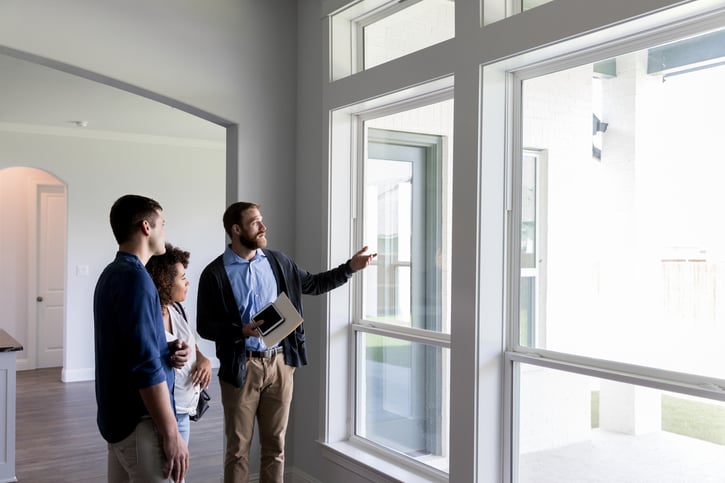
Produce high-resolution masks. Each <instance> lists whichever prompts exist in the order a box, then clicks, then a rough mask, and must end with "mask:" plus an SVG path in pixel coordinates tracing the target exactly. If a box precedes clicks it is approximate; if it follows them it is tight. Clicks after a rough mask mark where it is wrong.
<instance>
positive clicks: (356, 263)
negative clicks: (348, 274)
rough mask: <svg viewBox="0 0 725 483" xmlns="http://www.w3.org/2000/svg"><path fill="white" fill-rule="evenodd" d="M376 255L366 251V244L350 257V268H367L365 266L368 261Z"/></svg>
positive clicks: (354, 270) (356, 269) (355, 270)
mask: <svg viewBox="0 0 725 483" xmlns="http://www.w3.org/2000/svg"><path fill="white" fill-rule="evenodd" d="M377 256H378V254H377V253H368V247H367V245H366V246H364V247H362V249H361V250H360V251H358V252H357V253H356V254H355V255H353V256H352V258H351V259H350V270H352V271H353V272H357V271H358V270H362V269H363V268H367V266H368V265H370V262H372V261H373V259H374V258H375V257H377Z"/></svg>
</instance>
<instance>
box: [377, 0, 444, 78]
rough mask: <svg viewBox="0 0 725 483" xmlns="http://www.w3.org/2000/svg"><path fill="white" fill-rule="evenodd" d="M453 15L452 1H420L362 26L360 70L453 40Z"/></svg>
mask: <svg viewBox="0 0 725 483" xmlns="http://www.w3.org/2000/svg"><path fill="white" fill-rule="evenodd" d="M400 5H401V4H400V3H399V4H398V5H397V6H400ZM455 13H456V4H455V2H454V1H453V0H421V1H419V2H413V3H412V4H410V6H409V7H407V8H403V9H402V10H397V11H396V12H395V13H392V14H390V15H386V16H385V17H383V18H381V19H379V20H376V21H375V22H373V23H370V24H368V25H366V26H365V27H364V28H363V38H364V59H365V60H364V64H365V65H364V68H365V69H369V68H371V67H374V66H376V65H379V64H382V63H384V62H387V61H389V60H393V59H397V58H398V57H402V56H404V55H406V54H410V53H411V52H415V51H417V50H421V49H423V48H425V47H428V46H430V45H434V44H437V43H439V42H443V41H444V40H448V39H450V38H453V37H454V35H455Z"/></svg>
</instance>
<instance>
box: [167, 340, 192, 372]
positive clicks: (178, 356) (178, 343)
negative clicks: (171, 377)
mask: <svg viewBox="0 0 725 483" xmlns="http://www.w3.org/2000/svg"><path fill="white" fill-rule="evenodd" d="M189 351H190V349H189V344H187V343H186V341H184V340H181V339H176V340H174V341H171V342H169V352H171V356H169V363H171V366H172V367H175V368H176V369H181V368H182V367H184V364H186V361H188V360H189Z"/></svg>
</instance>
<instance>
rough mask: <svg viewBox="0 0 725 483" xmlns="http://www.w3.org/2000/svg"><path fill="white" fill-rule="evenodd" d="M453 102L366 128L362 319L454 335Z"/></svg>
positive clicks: (375, 122)
mask: <svg viewBox="0 0 725 483" xmlns="http://www.w3.org/2000/svg"><path fill="white" fill-rule="evenodd" d="M452 109H453V103H452V101H445V102H441V103H436V104H433V105H429V106H425V107H421V108H417V109H413V110H409V111H405V112H401V113H397V114H394V115H390V116H386V117H382V118H377V119H373V120H370V121H367V122H365V132H366V138H367V146H366V148H367V149H366V152H367V157H366V158H365V160H364V163H363V173H364V176H363V178H364V188H363V189H364V213H363V215H362V218H363V226H364V228H363V230H364V241H363V243H365V244H367V245H368V246H369V247H370V249H371V250H373V251H375V252H377V253H378V257H377V258H376V260H375V261H374V262H373V264H372V266H371V267H370V268H371V269H369V270H366V271H365V272H363V273H362V277H363V286H364V294H363V297H364V304H363V318H365V319H367V320H374V321H379V322H386V323H389V324H395V325H400V326H404V327H415V328H420V329H427V330H433V331H437V332H440V331H443V332H449V331H450V328H449V326H450V323H449V306H450V304H449V302H448V301H449V299H450V276H449V273H448V268H447V267H448V266H449V260H450V250H449V248H448V247H450V237H451V231H450V186H449V184H450V170H451V162H450V149H451V146H452V143H451V135H452Z"/></svg>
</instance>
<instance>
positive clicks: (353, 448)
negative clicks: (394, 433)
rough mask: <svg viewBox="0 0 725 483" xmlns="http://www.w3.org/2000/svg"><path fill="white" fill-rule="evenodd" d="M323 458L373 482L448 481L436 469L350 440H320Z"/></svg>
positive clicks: (442, 482)
mask: <svg viewBox="0 0 725 483" xmlns="http://www.w3.org/2000/svg"><path fill="white" fill-rule="evenodd" d="M318 444H319V445H320V446H321V448H322V456H323V458H325V459H327V460H329V461H332V462H333V463H336V464H338V465H340V466H342V467H343V468H345V469H347V470H350V471H352V472H353V473H355V474H358V475H360V476H362V477H364V478H367V479H368V480H370V481H379V482H391V483H392V482H401V483H430V482H441V483H445V482H447V481H448V478H447V477H444V476H440V475H438V474H436V473H435V472H434V471H431V472H423V471H417V470H416V469H414V468H410V467H407V466H403V465H401V464H399V463H396V462H395V461H393V460H392V458H384V457H383V456H382V455H380V454H378V453H377V452H374V451H371V450H369V449H366V448H364V447H362V445H356V444H354V443H352V442H350V441H338V442H334V443H324V442H321V441H318Z"/></svg>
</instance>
